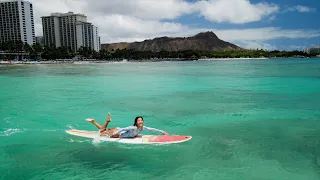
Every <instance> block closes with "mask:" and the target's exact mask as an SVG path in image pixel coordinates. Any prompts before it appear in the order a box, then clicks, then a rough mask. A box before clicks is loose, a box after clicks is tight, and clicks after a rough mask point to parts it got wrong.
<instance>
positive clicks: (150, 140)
mask: <svg viewBox="0 0 320 180" xmlns="http://www.w3.org/2000/svg"><path fill="white" fill-rule="evenodd" d="M66 133H68V134H71V135H74V136H79V137H85V138H90V139H95V138H99V140H100V141H107V142H118V143H125V144H175V143H182V142H186V141H189V140H190V139H191V138H192V136H170V135H169V136H157V135H141V136H139V137H136V138H109V137H107V136H100V133H99V132H93V131H86V130H77V129H71V130H67V131H66Z"/></svg>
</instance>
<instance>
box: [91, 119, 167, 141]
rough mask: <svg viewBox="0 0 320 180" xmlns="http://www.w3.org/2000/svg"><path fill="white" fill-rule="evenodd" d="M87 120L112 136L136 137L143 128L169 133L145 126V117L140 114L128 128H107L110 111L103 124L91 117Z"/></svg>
mask: <svg viewBox="0 0 320 180" xmlns="http://www.w3.org/2000/svg"><path fill="white" fill-rule="evenodd" d="M86 121H88V122H91V123H92V124H94V125H95V126H96V127H97V128H98V129H99V130H100V133H101V134H103V135H107V136H109V137H111V138H134V137H137V136H138V134H139V133H140V132H141V131H143V130H148V131H153V132H160V133H162V134H163V135H168V133H166V132H165V131H162V130H159V129H155V128H150V127H146V126H144V125H143V123H144V120H143V117H141V116H138V117H136V118H135V120H134V124H133V126H129V127H126V128H120V127H116V128H111V129H107V127H108V124H109V123H110V122H111V116H110V113H108V117H107V119H106V122H105V123H104V124H103V125H102V126H101V125H100V124H99V123H97V122H96V121H95V120H94V119H91V118H88V119H86Z"/></svg>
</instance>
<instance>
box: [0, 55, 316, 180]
mask: <svg viewBox="0 0 320 180" xmlns="http://www.w3.org/2000/svg"><path fill="white" fill-rule="evenodd" d="M0 84H1V86H0V102H1V103H0V159H1V166H0V178H1V179H80V178H81V179H110V178H114V179H120V178H123V179H159V180H160V179H161V180H162V179H183V180H186V179H197V180H198V179H200V180H201V179H246V180H247V179H275V180H278V179H288V180H296V179H297V180H298V179H299V180H300V179H308V180H309V179H310V180H312V179H315V180H316V179H320V121H319V120H320V108H319V107H320V59H302V60H299V59H283V60H255V61H252V60H241V61H212V62H207V61H204V62H202V61H201V62H160V63H118V64H85V65H80V64H78V65H69V64H64V65H14V66H3V65H2V66H0ZM109 111H110V112H111V114H112V119H113V122H112V123H111V124H110V127H111V126H128V125H132V123H133V119H134V117H135V116H137V115H142V116H144V117H145V124H146V125H147V126H150V127H156V128H159V129H163V130H165V131H167V132H168V133H170V134H179V135H192V136H193V139H192V140H191V141H189V142H186V143H182V144H176V145H165V146H146V145H124V144H112V143H100V144H94V143H92V141H90V140H87V139H83V138H78V137H74V136H70V135H68V134H66V133H65V132H64V131H65V130H67V129H70V128H77V129H85V130H96V129H95V127H94V126H93V125H91V124H88V123H86V122H85V121H84V119H85V118H86V117H94V118H96V120H97V121H99V122H100V123H102V122H103V121H104V120H105V118H106V115H107V113H108V112H109Z"/></svg>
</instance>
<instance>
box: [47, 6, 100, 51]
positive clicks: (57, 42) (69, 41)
mask: <svg viewBox="0 0 320 180" xmlns="http://www.w3.org/2000/svg"><path fill="white" fill-rule="evenodd" d="M42 27H43V38H44V45H46V46H53V47H68V48H70V49H71V50H73V51H76V50H78V49H79V48H80V47H87V48H91V49H93V50H96V51H99V50H100V48H99V49H97V48H96V44H95V42H97V37H99V35H98V29H97V28H96V27H95V26H94V25H92V24H91V23H89V22H87V17H86V16H85V15H84V14H74V13H73V12H68V13H52V14H51V15H50V16H44V17H42ZM98 39H99V38H98ZM99 47H100V45H99Z"/></svg>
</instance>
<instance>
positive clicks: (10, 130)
mask: <svg viewBox="0 0 320 180" xmlns="http://www.w3.org/2000/svg"><path fill="white" fill-rule="evenodd" d="M20 132H23V130H21V129H12V128H9V129H6V130H5V131H3V132H0V136H11V135H13V134H16V133H20Z"/></svg>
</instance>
